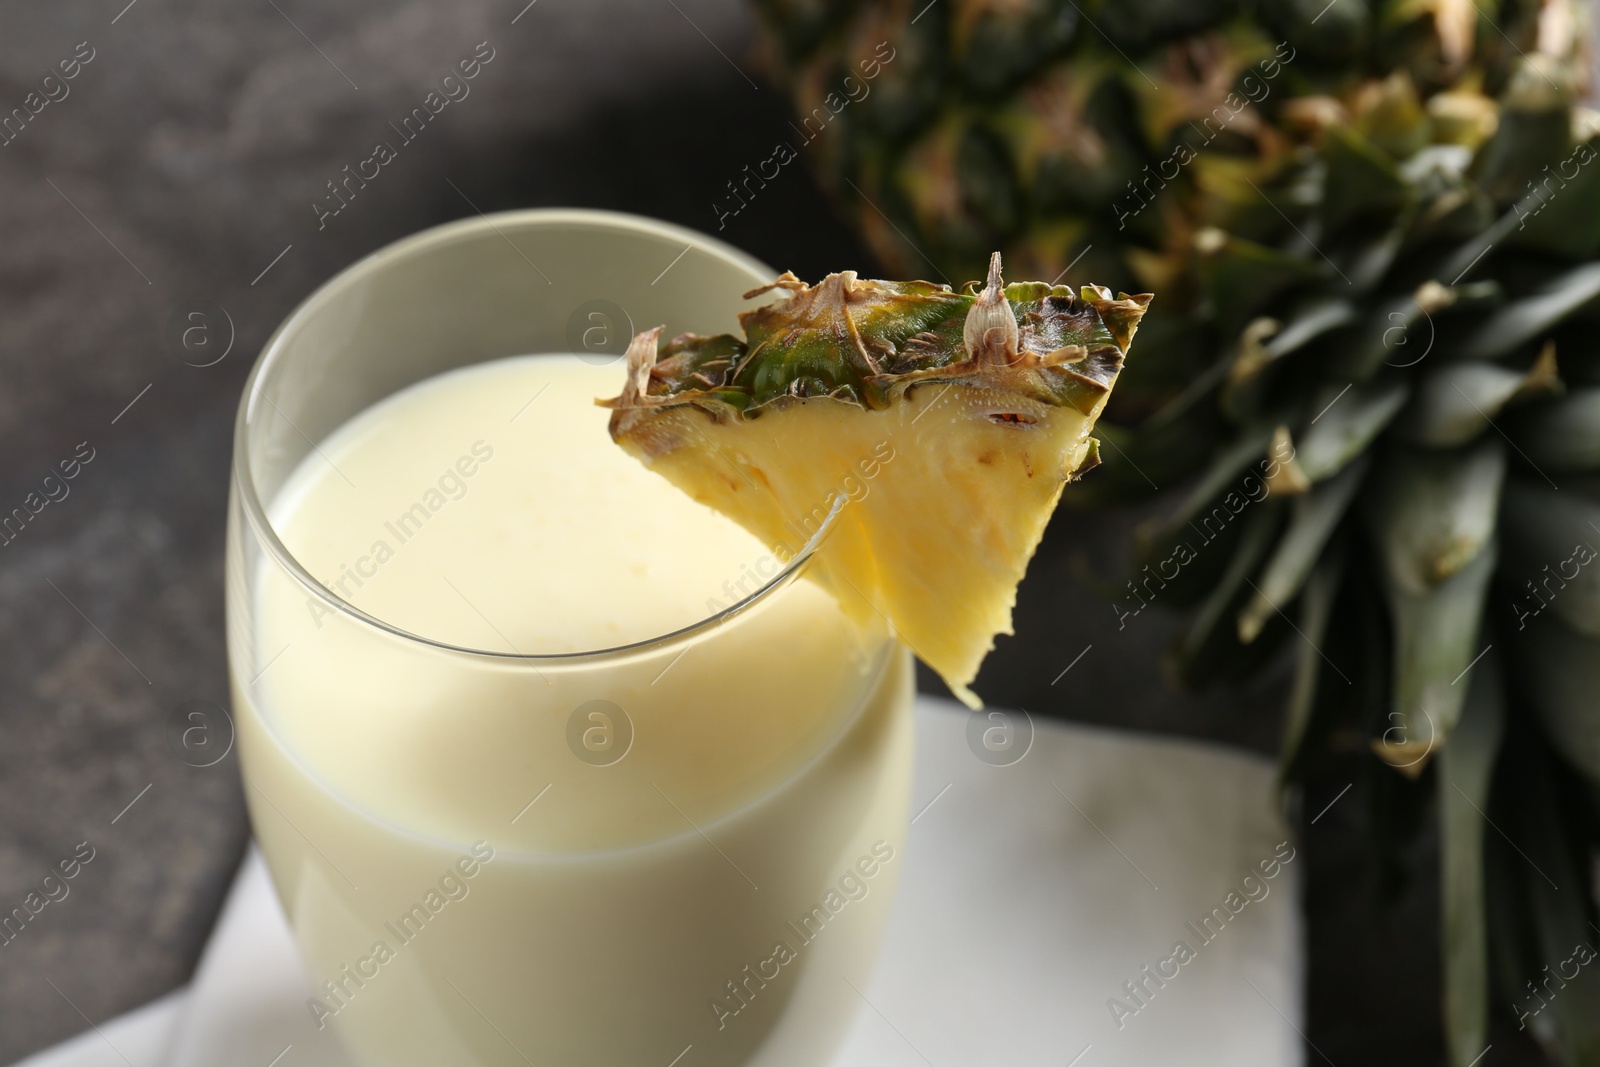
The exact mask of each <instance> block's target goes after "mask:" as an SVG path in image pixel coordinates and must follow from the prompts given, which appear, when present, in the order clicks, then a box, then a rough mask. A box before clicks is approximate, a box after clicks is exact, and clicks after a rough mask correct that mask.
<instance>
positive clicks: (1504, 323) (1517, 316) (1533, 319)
mask: <svg viewBox="0 0 1600 1067" xmlns="http://www.w3.org/2000/svg"><path fill="white" fill-rule="evenodd" d="M1596 296H1600V262H1595V263H1585V264H1583V265H1581V266H1578V267H1574V268H1572V269H1571V270H1569V271H1567V272H1566V273H1564V274H1561V275H1559V276H1558V277H1557V278H1556V279H1555V280H1554V281H1552V282H1550V283H1549V284H1547V285H1545V286H1544V287H1543V288H1542V289H1541V290H1540V291H1539V292H1538V293H1535V294H1534V295H1532V296H1527V297H1524V298H1522V299H1521V300H1515V301H1512V302H1511V303H1510V304H1507V305H1506V306H1505V307H1503V308H1501V309H1500V310H1499V311H1496V312H1495V313H1494V314H1492V315H1490V316H1489V318H1488V320H1487V321H1486V322H1484V323H1483V325H1482V326H1481V327H1480V328H1479V329H1478V330H1476V331H1475V332H1474V333H1473V335H1472V337H1470V338H1469V339H1468V340H1467V342H1466V343H1465V344H1464V345H1462V346H1461V350H1460V354H1461V356H1462V358H1464V359H1499V358H1500V357H1501V356H1503V355H1505V354H1507V353H1508V352H1510V351H1512V350H1513V349H1515V348H1516V347H1517V346H1518V345H1520V344H1523V343H1524V342H1527V341H1531V340H1533V339H1534V338H1536V337H1538V336H1540V335H1541V334H1543V333H1545V332H1546V331H1548V330H1549V329H1550V328H1551V327H1553V326H1555V325H1556V324H1557V323H1559V322H1560V321H1561V320H1563V319H1565V318H1567V317H1568V316H1569V315H1571V314H1572V313H1573V312H1574V311H1576V310H1577V309H1578V308H1580V307H1582V306H1583V305H1584V304H1587V303H1588V302H1589V301H1591V300H1593V299H1594V298H1595V297H1596Z"/></svg>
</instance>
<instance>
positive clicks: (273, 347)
mask: <svg viewBox="0 0 1600 1067" xmlns="http://www.w3.org/2000/svg"><path fill="white" fill-rule="evenodd" d="M571 224H577V225H580V226H590V227H594V228H596V229H611V230H628V231H633V232H635V233H639V234H645V235H655V236H661V237H668V238H671V239H672V240H677V241H683V242H684V243H686V244H687V245H689V246H690V247H692V248H696V249H698V250H699V251H702V252H706V253H709V254H711V255H713V256H716V257H718V258H720V259H723V260H725V261H727V262H729V263H731V264H734V265H736V266H740V267H746V268H749V269H751V270H752V271H753V272H754V273H756V274H757V275H760V276H764V277H767V278H775V277H777V272H776V271H774V270H773V269H772V268H771V267H769V266H767V265H766V264H765V263H763V262H761V261H760V260H758V259H756V258H755V257H753V256H750V255H748V254H747V253H744V252H741V251H739V250H738V249H737V248H734V247H733V246H732V245H729V244H727V243H725V242H723V241H719V240H717V239H716V238H715V237H711V236H709V235H707V234H703V233H700V232H699V231H696V230H692V229H689V228H688V227H686V226H678V225H675V224H673V223H670V222H663V221H661V220H659V219H652V218H647V217H645V216H642V215H632V214H628V213H626V212H620V211H601V210H596V209H589V208H524V209H518V210H512V211H499V212H491V213H489V214H483V213H481V212H480V213H479V215H478V217H476V218H465V219H457V220H455V221H453V222H447V223H443V224H441V225H438V226H432V227H429V228H428V229H425V230H420V231H418V232H417V233H414V234H410V235H409V236H406V237H402V238H400V239H399V240H397V241H393V242H391V243H389V244H387V245H384V246H383V247H382V248H379V249H377V250H375V251H373V252H369V253H368V254H367V255H365V256H363V257H361V258H360V259H358V260H356V261H355V262H354V263H352V264H350V265H349V266H347V267H344V268H343V269H341V270H340V271H339V272H338V273H337V274H335V275H333V277H331V278H329V279H327V280H326V281H324V282H323V283H322V284H320V285H318V286H317V287H316V288H315V289H314V290H312V291H311V293H310V294H309V295H307V296H306V297H305V298H304V299H303V300H301V301H300V302H299V303H298V304H296V305H295V307H294V309H293V310H292V311H290V312H289V314H288V315H286V316H285V317H284V319H283V321H282V322H280V323H279V324H278V326H277V327H276V328H275V329H274V330H273V331H272V334H271V335H270V336H269V337H268V338H267V340H266V342H265V343H264V344H263V345H262V346H261V352H260V353H259V354H258V355H257V356H256V360H255V363H254V364H253V365H252V366H251V368H250V375H249V377H247V378H246V379H245V384H244V391H243V394H242V395H241V396H240V399H239V408H238V412H237V414H236V415H235V418H234V429H233V462H232V472H231V473H232V480H233V487H234V491H235V492H237V493H238V494H239V501H240V505H241V509H242V510H243V512H244V515H245V517H246V520H247V521H248V522H249V523H250V527H251V529H252V530H253V531H254V533H255V536H256V538H257V539H258V541H259V542H260V543H261V545H262V546H263V548H264V549H265V550H266V552H267V555H268V556H269V557H271V559H272V560H273V562H274V563H275V564H276V565H277V566H279V567H280V568H282V569H283V570H284V571H285V572H287V573H288V574H289V575H290V576H291V577H292V578H294V579H295V580H296V581H297V582H299V583H300V585H302V586H304V587H305V589H306V590H307V591H308V592H309V593H311V594H312V595H313V596H315V597H317V598H318V599H320V600H321V601H322V602H323V603H324V604H325V605H327V607H328V608H330V609H331V610H332V611H334V612H335V613H336V614H338V615H340V616H343V617H346V618H349V619H352V620H354V621H355V622H358V623H362V624H365V625H367V626H370V627H373V628H375V629H378V630H382V631H385V632H387V633H388V634H390V635H391V636H393V637H397V638H399V639H401V640H402V641H406V642H409V643H412V644H415V645H419V646H423V647H427V648H432V649H437V650H439V651H441V652H450V653H455V654H457V655H466V656H474V657H481V658H484V659H490V660H500V661H505V662H511V663H527V664H532V665H534V666H535V667H537V666H538V665H541V664H543V665H549V666H558V665H575V664H579V663H586V662H589V661H593V660H599V659H615V658H620V657H624V656H628V655H636V654H639V653H643V652H649V651H654V650H657V649H664V648H671V647H673V646H676V645H679V644H684V643H687V642H689V641H692V640H694V639H696V638H697V637H700V636H701V635H703V634H705V633H707V632H709V631H711V630H714V629H716V628H717V627H720V626H721V625H723V624H724V623H726V622H728V621H729V620H730V619H733V618H735V617H736V616H738V615H741V614H743V613H744V612H746V611H748V610H749V609H750V608H752V607H754V606H755V605H756V604H758V603H760V602H761V601H763V600H765V599H767V598H768V597H769V596H771V595H772V594H773V593H775V592H777V591H778V590H779V589H782V588H783V587H784V586H787V585H788V584H789V583H790V582H792V581H794V579H795V578H796V577H797V576H798V575H799V573H800V570H801V569H802V568H803V567H804V566H805V565H806V563H807V562H809V561H810V559H811V557H812V556H813V555H814V554H815V553H816V551H817V549H818V548H819V547H820V546H821V544H822V541H823V539H824V538H825V537H826V536H827V535H828V533H829V532H831V531H832V529H833V527H834V524H835V523H836V521H837V520H838V517H839V513H840V511H841V510H842V509H843V505H844V503H845V500H846V499H847V498H846V497H844V496H843V495H840V496H838V497H837V498H835V500H834V502H833V505H832V507H831V508H830V509H829V511H828V514H827V516H826V517H825V518H824V519H823V521H822V523H821V524H820V525H819V526H818V527H817V530H816V532H815V533H813V534H812V535H811V536H810V538H809V539H807V541H806V542H805V543H804V544H803V545H802V546H801V547H800V548H799V550H798V551H796V552H795V554H794V555H793V556H792V557H791V558H790V559H789V560H788V561H786V562H784V563H783V566H782V567H781V568H779V570H778V571H777V572H776V573H775V574H774V575H773V576H772V577H771V578H769V579H767V581H766V582H765V583H763V584H762V585H761V586H760V587H759V588H758V589H756V590H755V591H754V592H752V593H750V594H749V595H747V596H745V597H743V598H742V599H740V600H736V601H734V602H733V603H732V604H729V605H728V606H726V607H724V608H721V609H719V610H717V611H715V612H713V613H712V614H710V615H707V616H706V617H705V618H703V619H700V620H698V621H696V622H692V623H689V624H688V625H685V626H681V627H679V628H678V629H676V630H670V631H668V632H666V633H664V634H658V635H656V636H653V637H646V638H641V639H640V640H637V641H629V642H626V643H624V644H620V645H613V646H609V647H606V648H596V649H585V650H582V651H579V652H533V653H528V652H501V651H497V650H494V649H483V648H473V647H471V646H468V645H457V644H453V643H451V642H448V641H440V640H437V639H435V638H431V637H427V636H425V635H423V634H418V633H413V632H411V631H410V630H406V629H404V628H403V627H400V626H397V625H395V624H394V623H391V622H388V621H387V620H385V619H381V618H379V617H378V616H376V615H373V614H371V613H369V612H367V611H363V610H362V609H361V608H358V607H356V606H355V605H354V604H352V603H350V602H349V601H348V600H346V599H344V598H343V597H341V596H340V595H339V594H338V593H336V592H335V591H334V590H332V589H330V588H328V587H327V586H326V585H324V584H323V583H322V582H321V581H320V580H319V579H318V578H317V577H316V576H315V575H313V574H312V573H311V572H310V571H308V570H306V568H305V567H304V566H303V565H302V564H301V563H300V561H299V560H298V559H297V558H295V555H294V553H293V552H291V551H289V548H288V546H287V545H285V544H284V543H283V541H282V539H281V538H279V536H278V531H277V530H276V528H275V527H274V526H273V523H272V519H271V517H270V516H269V515H268V514H267V509H266V505H265V504H264V503H263V502H262V500H261V495H260V493H258V492H257V491H256V484H255V479H254V477H253V476H252V474H251V471H250V463H249V456H250V451H251V450H250V445H249V429H250V427H251V425H253V422H254V419H255V418H256V417H258V416H260V415H261V414H262V413H261V412H260V411H259V410H258V404H257V400H258V399H259V398H261V396H262V392H261V391H262V388H263V384H264V382H265V381H266V378H267V375H268V374H269V373H271V371H272V369H273V367H274V366H275V365H276V363H277V361H278V360H280V359H281V358H283V353H284V352H285V351H286V350H287V347H288V341H289V339H290V338H292V337H293V335H294V333H295V332H296V330H297V329H298V328H299V327H300V325H301V324H302V323H304V322H305V321H306V319H308V318H309V317H310V316H311V315H312V314H314V313H315V312H316V311H317V310H318V309H319V308H321V307H322V306H324V305H325V304H327V303H329V302H330V301H333V300H336V299H338V298H339V297H340V296H341V295H343V292H344V291H345V290H346V289H348V288H349V287H350V286H352V285H355V284H358V283H359V282H360V281H361V280H362V278H363V277H364V276H366V275H368V274H370V273H372V272H374V271H378V270H382V269H383V268H384V267H386V266H388V265H389V264H391V263H393V262H395V261H397V260H401V259H407V258H410V257H413V256H417V255H421V254H424V253H426V252H428V251H430V250H432V249H435V248H438V247H441V246H444V245H447V244H452V243H455V242H458V241H463V240H470V239H474V238H482V237H485V236H499V237H501V238H504V237H505V234H504V233H503V232H501V225H505V226H507V227H518V228H527V227H529V226H546V225H571ZM507 354H508V355H515V354H517V353H507ZM522 354H528V353H522ZM534 354H542V353H534ZM267 403H268V405H271V406H274V407H275V405H272V402H271V400H270V399H269V400H267Z"/></svg>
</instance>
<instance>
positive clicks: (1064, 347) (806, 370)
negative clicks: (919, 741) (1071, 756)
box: [601, 253, 1150, 707]
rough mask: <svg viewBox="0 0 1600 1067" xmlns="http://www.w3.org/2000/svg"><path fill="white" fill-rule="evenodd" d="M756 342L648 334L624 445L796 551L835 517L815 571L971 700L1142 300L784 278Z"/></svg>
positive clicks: (997, 284)
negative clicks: (663, 339)
mask: <svg viewBox="0 0 1600 1067" xmlns="http://www.w3.org/2000/svg"><path fill="white" fill-rule="evenodd" d="M773 289H779V290H787V291H788V294H789V295H788V297H787V299H784V300H781V301H778V302H776V303H773V304H769V305H767V306H765V307H761V308H757V309H755V310H753V311H747V312H744V313H743V314H742V315H741V316H740V323H741V325H742V326H743V327H744V331H745V338H744V339H743V340H741V339H739V338H736V337H732V336H728V335H723V336H719V337H700V336H697V335H694V334H684V335H682V336H679V337H676V338H673V339H672V340H671V341H669V342H668V343H667V344H666V345H665V346H662V345H661V344H660V341H659V337H660V333H661V329H660V327H657V328H656V329H654V330H649V331H646V332H644V333H641V334H639V335H638V336H637V337H635V338H634V339H633V343H632V344H631V345H630V346H629V348H628V377H627V381H626V383H625V385H624V387H623V391H622V395H621V396H619V397H617V398H615V399H613V400H607V401H601V403H602V404H604V405H605V406H608V407H611V408H612V409H613V412H612V415H611V436H612V438H613V439H614V440H616V442H617V443H618V444H620V445H621V446H622V447H623V448H625V449H627V451H628V452H630V453H631V454H632V455H634V456H635V457H637V458H638V459H639V460H640V461H641V462H643V463H644V464H645V465H646V466H648V467H649V468H650V469H652V470H654V471H656V472H658V473H660V474H662V475H664V476H665V477H666V478H667V479H668V480H669V481H671V482H672V483H673V484H674V485H676V486H678V487H679V488H680V489H682V490H683V491H684V492H686V493H688V494H689V495H690V496H692V497H694V498H695V499H696V500H699V501H700V502H702V503H704V504H707V505H709V506H711V507H713V508H715V509H716V510H718V511H720V512H722V513H723V514H725V515H728V516H729V517H731V518H733V519H734V520H736V521H737V522H739V523H740V524H742V525H743V526H744V527H745V528H747V529H748V530H750V531H751V532H752V533H753V534H755V535H756V537H758V538H760V539H761V540H762V541H763V542H765V543H766V544H767V545H768V546H770V547H772V548H773V550H774V552H775V554H777V555H778V556H779V557H780V558H784V559H787V558H789V557H790V556H792V555H793V554H794V553H795V552H797V551H799V549H800V548H801V547H802V546H803V545H804V544H805V543H806V541H807V540H808V539H809V538H810V537H811V536H812V535H813V534H814V533H815V532H816V531H817V530H818V529H820V528H821V526H822V525H823V523H824V522H825V520H826V519H827V517H828V516H829V514H830V512H832V511H833V510H834V509H835V508H837V509H838V510H839V512H840V514H839V515H838V516H837V518H836V522H835V525H834V527H833V529H832V530H831V531H830V532H829V534H828V535H827V537H826V538H825V539H824V541H823V543H822V545H821V546H820V547H819V549H818V551H817V554H816V556H815V558H814V560H813V565H812V569H811V572H810V573H811V575H812V576H813V577H815V578H817V579H818V580H819V581H821V582H822V583H824V584H825V585H826V586H827V587H828V588H829V589H830V591H831V592H832V593H833V594H834V596H835V597H836V598H837V599H838V600H839V602H840V604H841V605H842V606H843V607H844V608H845V610H846V611H847V612H851V613H854V614H857V615H865V614H866V613H869V612H877V613H879V614H881V615H883V616H884V617H885V618H886V619H887V620H888V621H889V622H890V624H891V625H892V626H893V628H894V630H895V632H896V634H897V635H898V636H899V638H900V639H901V640H902V641H904V642H905V643H906V644H907V645H909V646H910V647H911V648H912V650H913V651H914V652H916V654H917V655H918V656H919V657H921V659H922V660H923V661H924V662H925V663H927V664H928V666H930V667H932V668H933V669H934V670H935V671H937V672H938V673H939V675H940V676H941V677H942V678H943V679H944V680H945V682H946V683H947V684H948V685H949V686H950V688H951V690H952V691H953V692H954V693H955V694H956V695H957V696H958V697H960V698H961V700H962V701H964V702H965V703H966V704H968V705H969V706H971V707H980V706H981V703H980V702H979V700H978V698H977V696H976V695H975V694H974V693H973V692H972V691H971V689H970V688H968V686H969V683H971V681H972V680H973V678H974V677H976V676H977V673H978V667H979V665H980V664H981V663H982V662H983V658H984V656H985V655H987V654H988V652H989V650H990V649H991V648H993V647H994V637H995V635H996V634H1001V633H1004V634H1009V633H1011V632H1012V630H1011V609H1012V606H1013V605H1014V604H1015V602H1016V588H1017V583H1018V582H1020V581H1021V580H1022V576H1023V573H1024V571H1025V570H1026V569H1027V565H1028V560H1029V559H1030V558H1031V557H1032V556H1033V553H1034V550H1035V548H1037V547H1038V544H1039V539H1040V538H1041V537H1042V536H1043V534H1044V528H1045V524H1046V523H1047V522H1048V521H1049V519H1050V514H1051V512H1052V511H1054V509H1055V506H1056V502H1057V500H1059V499H1060V496H1061V490H1062V487H1063V486H1064V485H1065V484H1066V483H1067V482H1068V481H1071V480H1073V479H1074V478H1076V477H1077V476H1078V475H1079V474H1081V473H1082V472H1084V471H1085V470H1087V469H1089V468H1090V467H1093V466H1094V465H1095V464H1096V463H1097V462H1098V454H1097V451H1096V445H1097V442H1096V441H1095V440H1094V438H1092V437H1090V436H1089V431H1090V430H1091V429H1092V428H1093V426H1094V422H1095V419H1096V417H1098V416H1099V414H1100V410H1101V408H1103V407H1104V406H1105V402H1106V398H1107V397H1108V396H1109V395H1110V392H1111V386H1112V384H1113V383H1114V382H1115V381H1116V377H1117V372H1118V371H1119V370H1120V369H1121V367H1122V359H1123V355H1124V353H1126V351H1127V348H1128V343H1129V341H1130V340H1132V338H1133V334H1134V331H1135V330H1136V329H1137V327H1138V323H1139V319H1140V317H1141V316H1142V315H1143V314H1144V311H1145V307H1146V305H1147V304H1148V303H1149V301H1150V296H1149V295H1148V294H1146V295H1143V296H1134V297H1129V296H1126V295H1119V296H1118V297H1117V298H1116V299H1112V297H1111V294H1110V293H1109V292H1108V291H1106V290H1105V289H1101V288H1099V287H1097V286H1089V287H1086V288H1084V289H1083V290H1082V294H1081V296H1074V295H1073V293H1072V291H1071V290H1070V289H1069V288H1067V287H1065V286H1061V287H1052V286H1049V285H1046V284H1043V283H1039V282H1024V283H1020V284H1014V285H1010V286H1007V285H1004V284H1003V282H1002V281H1001V278H1000V256H999V253H996V254H995V255H994V256H993V258H992V259H991V260H990V264H989V277H988V282H987V284H986V285H985V286H984V287H983V288H982V289H981V290H980V289H979V288H978V285H977V283H975V282H974V283H971V284H969V285H968V286H967V287H966V289H965V291H964V292H960V293H957V292H953V291H951V290H950V288H949V287H947V286H936V285H933V284H931V283H928V282H882V281H865V280H861V279H858V278H857V277H856V275H855V273H854V272H852V271H845V272H843V273H840V274H830V275H829V276H828V277H827V278H825V279H824V280H823V281H822V282H821V283H820V284H818V285H815V286H809V285H806V284H805V283H803V282H801V281H800V280H799V279H797V278H796V277H795V276H794V275H793V274H785V275H783V277H781V278H779V279H778V280H777V281H775V282H773V283H772V284H771V285H769V286H764V287H762V288H761V289H756V290H754V291H753V292H751V293H748V294H746V296H747V297H753V296H757V295H759V294H761V293H763V292H767V291H770V290H773Z"/></svg>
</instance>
